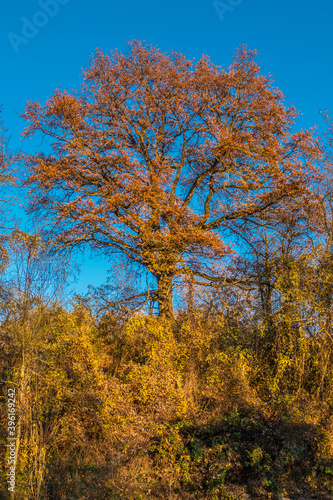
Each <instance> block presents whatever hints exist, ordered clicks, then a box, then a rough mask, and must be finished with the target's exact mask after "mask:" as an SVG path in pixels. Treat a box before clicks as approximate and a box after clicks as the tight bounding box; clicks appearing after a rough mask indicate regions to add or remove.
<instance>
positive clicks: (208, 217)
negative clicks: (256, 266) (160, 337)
mask: <svg viewBox="0 0 333 500" xmlns="http://www.w3.org/2000/svg"><path fill="white" fill-rule="evenodd" d="M296 115H297V113H296V111H295V109H294V108H293V107H290V108H286V107H285V106H284V103H283V96H282V94H281V92H280V91H278V90H277V89H276V88H275V87H274V86H273V82H272V78H271V77H270V76H262V75H261V73H260V68H259V66H258V65H257V64H256V62H255V52H253V51H248V50H247V49H246V48H245V47H240V48H239V49H238V50H237V52H236V54H235V57H234V61H233V63H232V65H231V66H230V67H229V68H228V69H222V68H220V67H218V66H215V65H214V64H213V63H212V62H211V61H210V59H209V58H208V57H206V56H204V57H202V58H201V59H200V60H199V61H198V62H193V61H189V60H187V59H186V58H185V57H184V56H183V55H181V54H177V53H172V54H171V55H166V54H163V53H161V52H160V51H158V50H157V49H156V48H154V47H151V46H145V45H143V44H141V43H139V42H136V41H134V42H131V43H130V49H129V51H128V53H125V54H123V53H119V52H118V51H113V52H112V53H111V55H110V56H108V55H105V54H104V53H102V52H101V51H99V50H97V51H96V53H95V55H94V56H93V58H92V60H91V65H90V67H89V68H88V69H87V70H86V71H85V72H84V82H83V85H82V88H81V91H79V92H76V91H75V92H74V91H72V92H70V93H69V92H66V91H60V90H56V91H55V93H54V95H53V97H51V98H50V99H49V100H48V101H47V102H46V103H45V105H41V104H40V103H38V102H30V103H29V104H28V107H27V110H26V112H25V115H24V116H25V118H26V120H27V121H28V126H27V128H26V131H25V136H26V137H29V136H32V135H33V134H35V133H40V134H41V136H42V137H43V138H49V140H50V143H51V147H52V151H51V152H50V153H49V154H46V153H39V154H36V155H33V156H30V157H27V165H28V166H29V168H30V171H31V175H30V178H29V181H28V184H29V185H30V187H31V194H32V196H33V197H32V200H33V201H32V203H31V210H33V211H35V212H36V213H38V212H39V213H40V214H42V216H43V217H44V218H45V217H46V219H45V220H46V221H47V223H48V231H49V235H50V236H51V237H52V238H53V242H54V244H55V245H57V248H63V249H64V248H67V249H70V248H78V247H82V246H84V245H86V244H88V245H90V246H91V247H92V248H93V249H95V250H97V251H98V252H101V251H105V252H106V254H107V255H109V256H110V257H111V256H112V257H114V255H115V254H117V253H121V254H122V255H125V256H126V257H127V258H128V259H129V260H130V261H132V262H134V263H136V264H137V265H138V266H142V267H143V268H144V269H146V270H147V271H148V272H149V273H150V275H151V276H152V277H153V278H154V280H155V283H156V284H157V286H156V289H155V290H154V292H153V293H152V292H150V293H151V294H152V296H153V299H154V300H155V301H157V303H158V305H159V313H160V315H165V316H172V314H173V305H172V294H173V287H174V284H175V282H176V281H177V280H182V279H187V280H188V279H190V280H191V281H192V282H193V283H194V284H205V285H206V284H209V283H212V282H216V281H218V280H221V279H222V278H221V276H219V275H218V274H216V273H215V272H214V270H213V268H214V262H216V261H220V260H221V259H222V258H223V257H224V256H225V255H227V254H229V253H230V252H231V249H230V247H229V246H228V244H227V242H226V237H225V233H224V231H225V230H226V229H232V227H233V224H234V223H235V222H237V221H240V220H246V221H249V222H252V223H255V222H256V221H258V220H260V218H261V217H262V216H263V215H264V214H265V213H267V211H268V210H270V209H271V208H272V207H274V208H275V209H277V208H278V207H279V205H280V203H281V202H282V200H283V201H284V202H285V203H286V201H287V200H290V199H292V198H294V197H297V196H301V195H302V194H304V192H305V191H306V189H307V186H308V185H309V183H310V181H311V177H312V175H313V166H314V164H315V161H316V159H317V147H316V143H315V141H314V139H313V137H312V135H311V132H309V131H301V132H296V133H292V131H291V128H292V126H293V125H294V121H295V117H296Z"/></svg>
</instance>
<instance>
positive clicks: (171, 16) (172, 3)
mask: <svg viewBox="0 0 333 500" xmlns="http://www.w3.org/2000/svg"><path fill="white" fill-rule="evenodd" d="M217 3H219V7H217V6H215V5H214V2H213V1H212V0H168V1H166V0H154V1H153V0H141V1H140V2H138V1H136V0H122V1H120V0H110V1H108V0H94V1H91V0H89V1H88V0H39V1H38V0H11V1H10V2H3V4H2V6H1V20H0V26H1V52H0V54H1V58H2V61H1V62H2V68H3V70H2V78H1V81H0V89H1V93H0V103H1V102H2V103H3V106H4V116H3V117H4V120H5V122H6V125H7V127H8V128H9V130H10V133H11V134H12V145H13V146H17V145H18V144H19V133H20V132H21V131H22V129H23V127H24V123H23V122H22V120H21V118H20V117H19V116H18V114H17V112H23V111H24V109H25V103H26V101H27V100H29V99H33V100H40V101H41V102H44V101H45V99H46V98H47V97H50V96H51V95H52V93H53V91H54V89H55V88H57V87H59V86H60V85H61V87H62V88H63V89H67V90H70V89H72V88H78V87H79V85H80V81H81V80H80V76H81V72H82V68H84V67H86V66H87V64H88V59H89V56H90V55H91V54H92V53H93V52H94V51H95V49H96V47H99V48H100V49H102V50H104V51H105V52H109V51H110V50H111V49H113V48H118V49H120V50H126V41H129V40H132V39H138V40H146V41H147V42H148V43H152V44H154V45H157V46H158V47H159V48H160V49H162V50H163V51H166V52H168V51H169V50H170V49H174V50H176V51H178V52H182V53H184V54H185V55H186V56H187V57H188V58H199V57H200V56H201V55H202V54H207V55H209V56H210V57H211V59H212V61H213V62H214V63H215V64H218V65H221V66H228V65H229V64H230V63H231V58H232V54H233V53H234V51H235V49H236V47H237V46H238V45H239V44H240V43H246V44H247V45H248V47H249V48H250V49H256V50H257V51H258V59H257V60H258V62H259V63H260V64H261V66H262V69H263V72H264V73H271V74H272V75H273V76H274V78H275V81H276V85H277V87H279V88H280V89H281V90H282V91H283V93H284V95H285V100H286V103H287V104H289V103H292V104H294V105H295V107H296V108H297V109H298V110H299V111H301V112H302V116H301V117H300V118H299V120H298V125H299V127H303V128H306V127H309V126H312V125H313V124H316V123H319V124H320V123H321V119H320V117H319V114H318V109H322V110H324V109H325V110H328V112H329V113H330V114H331V116H333V92H332V76H333V62H332V54H333V30H332V21H333V2H332V1H331V0H321V1H320V0H318V1H317V2H314V1H310V0H289V1H287V0H280V1H275V2H272V1H269V0H225V1H222V0H221V1H220V2H217ZM22 146H23V148H26V149H28V148H29V150H32V149H33V148H34V147H36V146H38V145H36V143H35V142H33V143H31V144H29V143H23V145H22ZM105 271H106V266H105V263H103V262H98V261H96V262H94V263H93V264H89V265H88V264H86V265H85V266H84V267H83V271H82V274H81V278H80V280H79V282H78V285H77V290H78V291H79V292H83V291H85V289H86V286H87V284H88V283H92V284H94V285H98V284H101V283H102V282H103V280H104V278H105Z"/></svg>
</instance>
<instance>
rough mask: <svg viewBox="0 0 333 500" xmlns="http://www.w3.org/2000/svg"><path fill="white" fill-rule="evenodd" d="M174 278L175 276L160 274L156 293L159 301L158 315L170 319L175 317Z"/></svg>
mask: <svg viewBox="0 0 333 500" xmlns="http://www.w3.org/2000/svg"><path fill="white" fill-rule="evenodd" d="M172 278H173V276H158V277H157V284H158V288H157V294H156V300H157V302H158V315H159V316H160V317H164V318H167V319H170V320H173V319H174V315H173V300H172V299H173V297H172V295H173V294H172Z"/></svg>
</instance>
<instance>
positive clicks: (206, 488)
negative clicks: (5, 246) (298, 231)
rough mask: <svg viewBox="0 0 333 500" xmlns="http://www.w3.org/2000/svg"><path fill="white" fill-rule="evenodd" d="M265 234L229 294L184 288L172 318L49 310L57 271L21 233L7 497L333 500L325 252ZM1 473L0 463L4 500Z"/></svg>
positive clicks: (7, 316)
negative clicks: (13, 445) (13, 442)
mask: <svg viewBox="0 0 333 500" xmlns="http://www.w3.org/2000/svg"><path fill="white" fill-rule="evenodd" d="M263 236H264V237H263V239H262V244H261V245H257V246H256V247H255V248H256V253H255V254H254V255H253V256H252V257H249V260H245V259H243V260H242V261H239V263H238V266H237V267H236V271H234V272H237V280H238V284H237V286H232V285H231V284H230V283H229V285H221V286H220V287H219V288H215V289H214V290H213V291H211V290H210V291H207V292H206V293H203V292H202V291H200V292H199V291H196V290H195V289H193V288H189V289H187V290H185V291H184V300H183V308H182V309H179V310H178V311H177V313H176V316H175V319H174V321H172V322H171V321H170V320H168V319H166V318H163V317H162V318H161V317H160V318H159V317H154V316H148V315H147V314H144V313H135V312H133V311H131V310H129V309H126V308H121V309H119V308H118V309H114V310H113V311H108V312H106V313H102V314H100V315H97V316H96V315H94V311H95V307H94V303H95V301H96V298H95V297H94V296H93V295H92V296H91V297H90V298H89V299H90V300H89V301H88V300H87V297H85V298H82V297H81V298H80V297H76V299H75V300H76V304H73V306H72V307H71V308H68V307H67V308H66V307H64V305H62V304H61V303H60V302H59V301H58V302H57V301H54V300H53V301H52V300H51V299H50V296H53V298H55V297H57V293H58V291H59V288H61V287H60V284H59V282H58V285H57V286H56V287H55V288H52V285H54V283H55V281H56V273H57V270H58V269H59V263H57V262H52V263H48V265H46V264H47V260H46V257H45V255H44V258H42V255H43V251H44V249H43V244H42V242H41V240H40V238H38V237H36V236H35V237H31V236H27V235H25V234H24V233H22V232H21V233H18V234H17V235H16V240H15V244H13V243H12V251H11V255H12V256H13V255H14V253H13V251H14V249H15V248H16V250H15V252H16V261H17V265H16V271H15V273H14V272H13V271H12V273H11V276H10V281H9V280H8V282H7V286H6V288H5V290H6V295H4V294H3V296H2V304H1V312H2V324H1V355H0V356H1V357H0V368H1V386H2V406H1V408H2V410H1V421H2V422H6V419H7V405H6V399H7V389H8V387H15V389H16V394H17V412H16V418H17V420H16V431H17V439H18V441H17V450H18V457H17V469H16V493H15V498H19V499H20V498H22V499H25V498H29V499H30V498H31V499H45V500H46V499H56V498H57V499H58V498H59V499H61V498H64V499H65V498H68V499H69V498H77V499H81V498H87V499H88V498H89V499H93V498H95V499H103V498H105V499H110V498H112V499H145V498H147V499H148V498H161V499H165V498H182V499H183V498H184V499H185V498H195V499H201V498H202V499H206V498H207V499H219V498H221V499H222V498H229V499H233V498H234V499H236V498H277V497H278V496H277V495H278V494H279V493H281V494H284V496H285V497H286V498H300V499H301V498H302V499H303V498H318V499H319V498H323V499H325V498H326V499H328V498H332V491H333V489H332V488H333V481H332V472H333V469H332V459H333V440H332V439H333V435H332V405H333V363H332V338H331V326H330V325H331V323H330V314H331V306H330V301H331V300H332V294H331V289H332V288H331V287H332V284H333V275H332V273H333V268H332V267H330V260H329V257H330V254H329V253H328V249H327V248H324V247H323V244H322V243H320V244H319V243H316V244H315V245H314V246H313V248H310V246H307V247H306V246H302V251H301V250H300V249H298V251H297V252H296V253H294V250H295V248H297V245H296V244H295V242H294V244H293V245H291V244H290V239H289V236H290V234H289V235H288V238H286V239H284V238H282V236H281V235H280V238H278V237H277V235H276V234H275V235H274V238H273V235H272V234H271V235H270V236H268V235H267V233H266V234H264V235H263ZM230 276H232V269H230ZM234 278H235V279H236V277H235V276H234ZM5 279H6V278H5V276H3V282H4V283H5ZM46 297H48V299H47V298H46ZM6 440H7V428H6V426H5V425H2V427H1V441H2V444H3V449H4V450H5V447H6ZM7 471H8V465H7V455H6V453H3V455H2V461H1V475H2V478H3V482H2V495H3V498H10V497H9V495H8V491H6V474H7ZM246 495H247V496H246Z"/></svg>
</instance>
